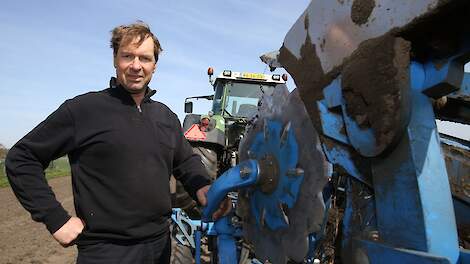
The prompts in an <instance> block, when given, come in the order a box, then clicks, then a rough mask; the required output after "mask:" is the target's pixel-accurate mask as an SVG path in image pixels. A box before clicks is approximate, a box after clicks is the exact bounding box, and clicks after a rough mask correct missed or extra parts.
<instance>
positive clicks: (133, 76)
mask: <svg viewBox="0 0 470 264" xmlns="http://www.w3.org/2000/svg"><path fill="white" fill-rule="evenodd" d="M127 77H128V79H130V80H132V81H140V79H142V78H143V77H142V76H140V75H128V76H127Z"/></svg>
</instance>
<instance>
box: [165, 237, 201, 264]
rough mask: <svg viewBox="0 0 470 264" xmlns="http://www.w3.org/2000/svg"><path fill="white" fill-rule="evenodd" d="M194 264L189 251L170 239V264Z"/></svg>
mask: <svg viewBox="0 0 470 264" xmlns="http://www.w3.org/2000/svg"><path fill="white" fill-rule="evenodd" d="M191 263H195V261H194V257H193V254H192V252H191V249H190V248H189V247H187V246H183V245H181V244H179V243H178V242H176V240H175V239H174V238H171V256H170V264H191Z"/></svg>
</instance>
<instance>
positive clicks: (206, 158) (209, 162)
mask: <svg viewBox="0 0 470 264" xmlns="http://www.w3.org/2000/svg"><path fill="white" fill-rule="evenodd" d="M193 152H194V153H195V154H198V155H199V156H200V157H201V161H202V163H203V164H204V167H206V170H207V173H208V174H209V177H210V178H211V179H215V178H216V177H217V152H216V151H215V150H213V149H209V148H205V147H202V146H197V147H193ZM174 196H175V199H174V204H173V205H172V207H175V208H181V209H183V210H184V211H185V212H186V214H188V216H189V217H190V218H191V219H199V218H200V217H201V210H200V209H199V208H198V207H197V204H196V202H195V201H194V200H193V199H192V198H191V196H189V194H188V193H187V192H186V191H185V190H184V187H183V184H181V182H179V181H176V193H175V195H174Z"/></svg>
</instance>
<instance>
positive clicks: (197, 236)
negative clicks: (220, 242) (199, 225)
mask: <svg viewBox="0 0 470 264" xmlns="http://www.w3.org/2000/svg"><path fill="white" fill-rule="evenodd" d="M194 238H195V240H196V248H195V249H194V251H195V256H194V259H195V261H196V264H200V263H201V231H200V230H197V231H196V232H195V235H194Z"/></svg>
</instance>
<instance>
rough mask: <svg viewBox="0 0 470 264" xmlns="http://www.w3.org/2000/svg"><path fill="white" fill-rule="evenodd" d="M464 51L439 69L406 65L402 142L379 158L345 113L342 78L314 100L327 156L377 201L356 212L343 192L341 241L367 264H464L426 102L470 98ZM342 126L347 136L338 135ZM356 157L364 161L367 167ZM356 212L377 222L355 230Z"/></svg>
mask: <svg viewBox="0 0 470 264" xmlns="http://www.w3.org/2000/svg"><path fill="white" fill-rule="evenodd" d="M469 50H470V46H466V47H465V48H463V49H462V51H461V52H460V53H459V54H457V55H455V56H452V57H451V58H449V59H448V60H447V62H446V63H444V64H443V65H441V66H440V67H439V68H437V67H436V66H435V64H434V63H433V62H427V63H423V64H421V63H418V62H412V63H411V64H410V77H411V78H410V82H411V83H410V95H411V102H412V103H411V109H410V110H411V119H410V121H409V123H408V125H407V128H406V133H405V134H404V135H403V137H402V138H401V140H400V142H398V143H397V145H396V146H395V147H394V149H393V150H392V151H390V152H388V153H386V154H385V155H381V156H380V157H376V155H375V153H374V151H375V145H374V142H375V138H374V136H373V130H372V129H361V128H359V126H357V124H356V123H355V121H354V120H353V119H351V118H349V117H348V116H347V114H345V113H346V110H345V103H344V99H343V98H342V94H341V76H339V77H338V78H337V79H336V80H335V81H333V82H332V83H331V84H330V85H329V86H327V87H326V88H325V89H324V90H323V92H324V99H323V100H320V101H318V102H317V106H318V109H319V113H320V116H321V122H322V128H323V132H324V135H325V136H327V137H329V138H331V139H332V140H333V141H334V142H335V144H334V145H333V146H331V144H330V145H329V146H326V145H325V144H324V145H323V148H324V151H325V153H326V155H327V158H328V159H329V161H330V162H332V163H334V164H338V165H340V166H342V167H343V168H345V169H346V171H347V172H348V173H349V174H351V176H353V177H354V178H356V179H358V180H360V181H361V182H363V183H365V184H367V185H369V186H371V187H373V189H374V192H375V199H372V200H370V202H369V206H363V207H361V208H358V207H355V206H354V201H355V200H354V199H357V197H353V195H354V194H353V193H349V194H348V199H347V200H348V204H347V208H346V212H345V216H344V220H343V221H344V225H345V226H344V231H345V234H344V235H345V238H344V239H345V241H343V242H345V244H347V243H348V241H352V243H356V247H358V248H359V249H358V250H359V252H361V251H362V252H363V253H364V255H365V256H368V259H369V260H370V261H371V263H396V262H397V257H398V256H399V257H400V261H399V262H400V263H402V262H403V261H404V263H469V262H466V261H468V252H467V251H462V252H460V251H459V247H458V237H457V229H456V223H455V218H454V209H453V208H454V207H453V203H452V197H451V191H450V187H449V181H448V177H447V171H446V166H445V162H444V160H443V156H442V153H441V148H440V141H439V134H438V132H437V127H436V123H435V115H434V111H433V106H432V103H431V101H430V100H429V96H433V97H439V96H443V95H446V94H448V93H450V92H453V93H452V94H451V95H450V96H462V95H465V96H468V95H470V92H469V82H470V77H469V75H468V74H464V73H463V65H464V63H465V59H466V58H469ZM338 107H341V110H340V111H338ZM341 113H343V115H342V116H341ZM344 128H346V131H347V134H341V133H339V132H338V131H341V130H343V131H344ZM352 147H354V150H353V148H352ZM356 151H357V152H359V153H360V154H361V155H360V156H358V155H357V153H356ZM358 160H360V161H362V162H365V164H366V165H367V162H370V167H368V166H364V163H362V164H359V163H358ZM367 172H370V174H371V175H372V181H369V180H368V177H367V175H365V174H364V173H367ZM371 183H373V184H372V185H371ZM356 214H361V215H371V214H374V215H375V217H376V221H377V222H376V223H375V224H372V225H366V223H360V225H358V223H356V222H354V221H353V218H354V215H356ZM365 229H370V230H376V232H377V234H378V241H364V240H362V239H363V238H364V237H363V236H362V237H361V235H359V234H361V232H362V233H363V231H364V230H365ZM385 245H387V246H385ZM405 249H406V250H405ZM356 253H357V252H356ZM359 255H360V254H359ZM384 256H386V257H384Z"/></svg>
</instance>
